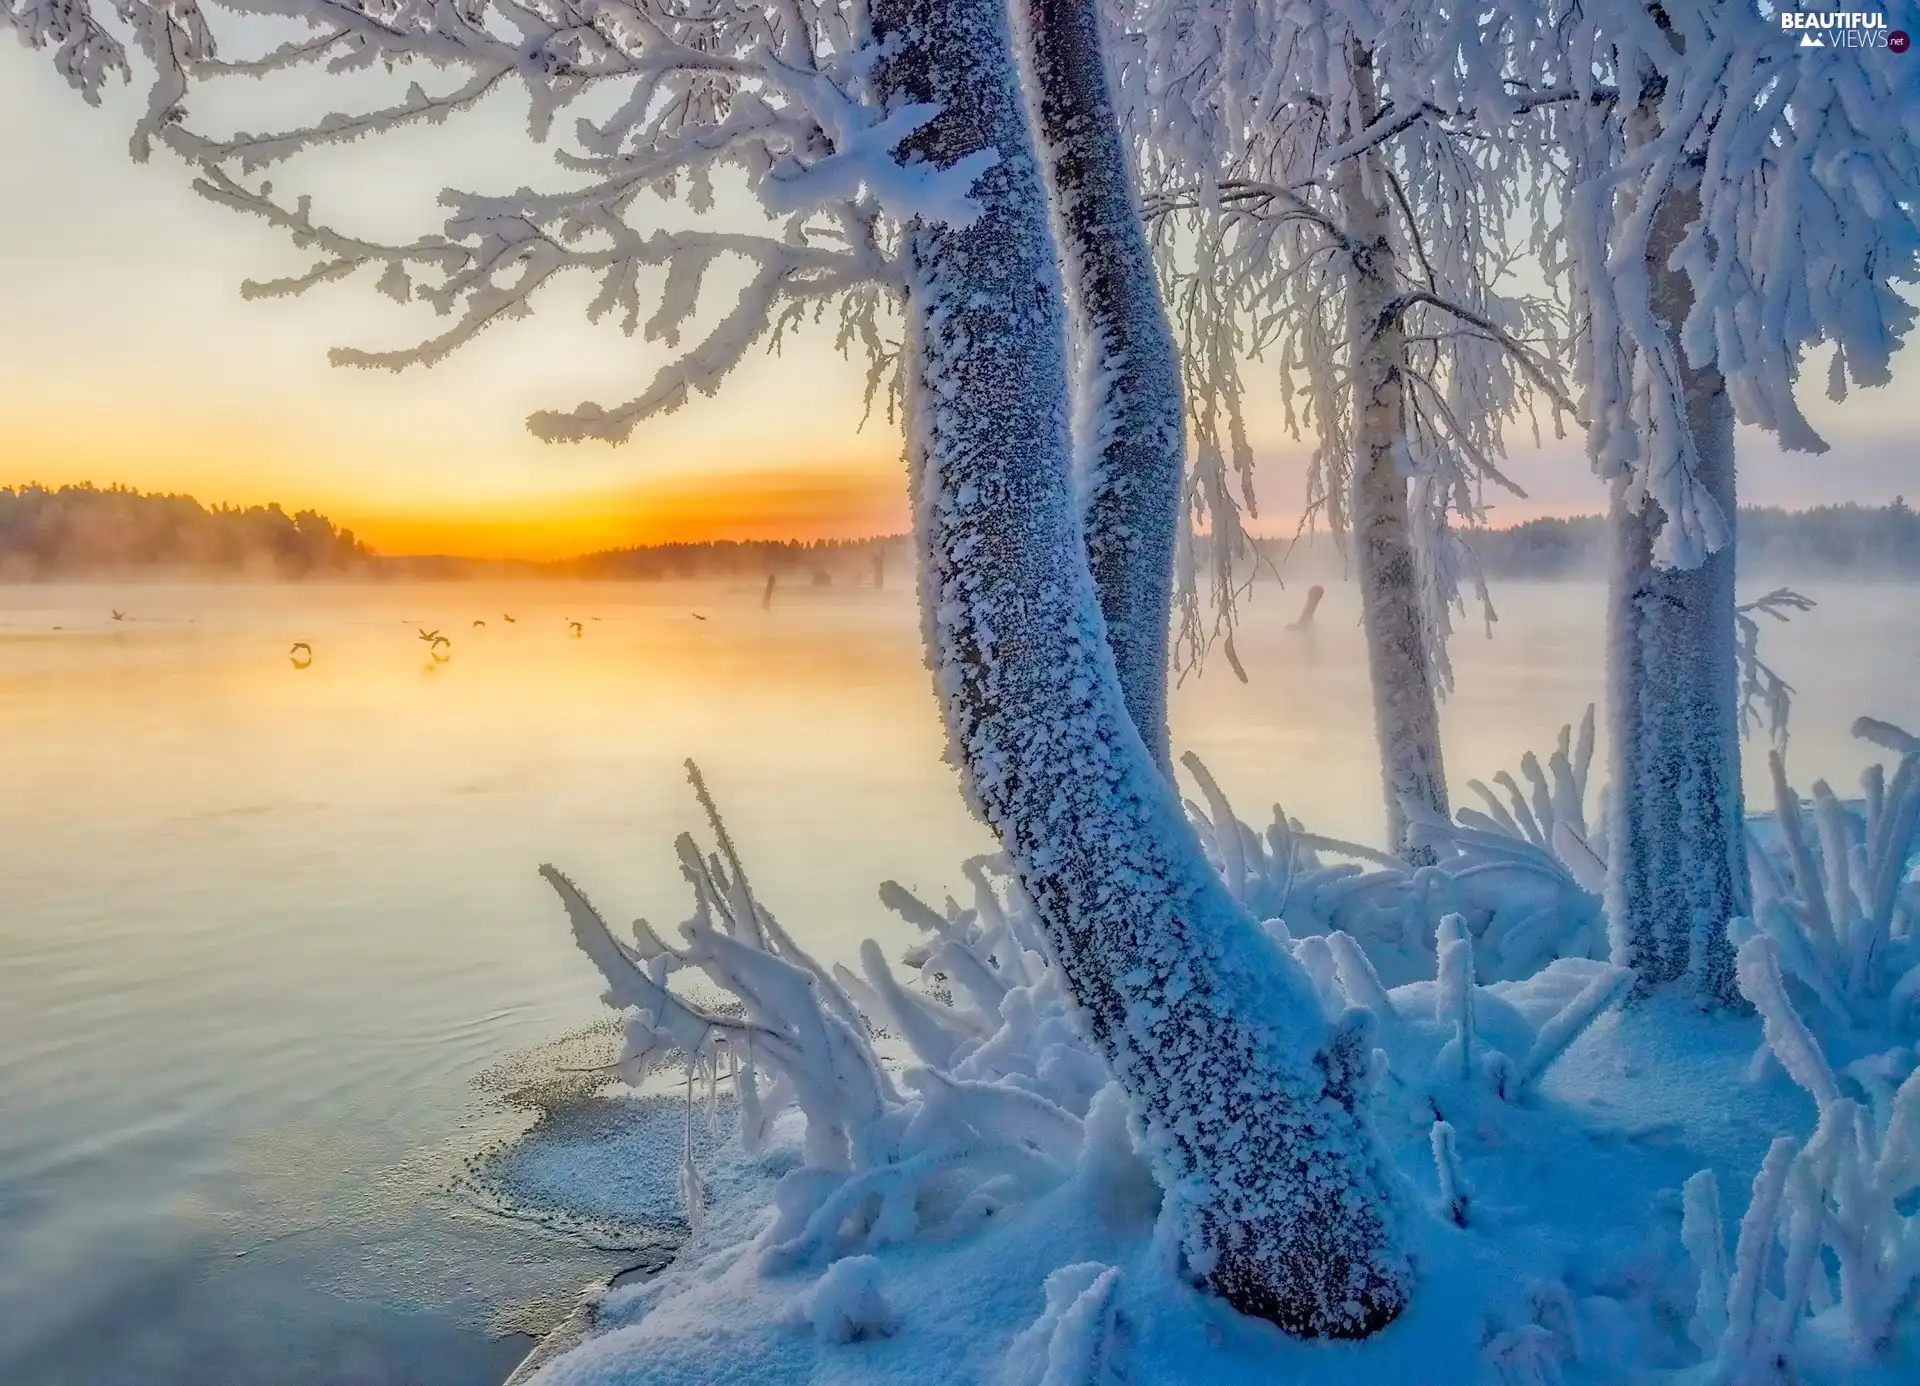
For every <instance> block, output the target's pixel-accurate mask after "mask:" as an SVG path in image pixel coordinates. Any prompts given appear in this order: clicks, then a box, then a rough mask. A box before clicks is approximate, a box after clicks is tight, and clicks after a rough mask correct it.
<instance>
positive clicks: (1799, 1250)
mask: <svg viewBox="0 0 1920 1386" xmlns="http://www.w3.org/2000/svg"><path fill="white" fill-rule="evenodd" d="M1781 961H1782V955H1781V950H1780V948H1779V946H1778V944H1777V943H1776V941H1775V940H1774V938H1773V937H1772V936H1770V935H1764V934H1763V935H1756V936H1753V937H1750V938H1748V939H1747V941H1746V942H1745V943H1744V944H1742V945H1741V948H1740V954H1739V980H1740V990H1741V992H1742V994H1744V995H1745V996H1746V998H1747V999H1748V1000H1749V1001H1751V1002H1752V1003H1753V1005H1754V1006H1755V1008H1756V1009H1757V1010H1758V1011H1759V1012H1760V1015H1761V1018H1762V1021H1763V1025H1764V1030H1765V1035H1766V1044H1767V1050H1768V1052H1770V1053H1771V1054H1772V1056H1773V1057H1774V1058H1775V1059H1777V1060H1778V1061H1779V1063H1780V1065H1781V1067H1782V1068H1784V1069H1785V1070H1786V1072H1787V1073H1788V1075H1790V1076H1791V1077H1792V1079H1793V1080H1794V1082H1796V1083H1798V1084H1799V1085H1800V1086H1801V1087H1802V1088H1804V1089H1806V1091H1807V1093H1808V1094H1809V1095H1810V1096H1811V1097H1812V1098H1813V1099H1814V1101H1815V1103H1816V1104H1817V1105H1818V1108H1819V1120H1818V1124H1817V1125H1816V1126H1815V1128H1814V1132H1813V1135H1812V1136H1811V1137H1810V1138H1809V1139H1808V1140H1807V1141H1806V1142H1805V1143H1804V1144H1802V1143H1801V1142H1800V1141H1797V1140H1795V1139H1794V1138H1793V1137H1790V1136H1781V1137H1779V1138H1777V1139H1776V1140H1775V1141H1774V1142H1773V1144H1772V1146H1771V1148H1769V1150H1768V1151H1767V1155H1766V1159H1765V1160H1764V1161H1763V1162H1762V1164H1761V1166H1760V1172H1759V1173H1758V1174H1757V1175H1756V1176H1755V1177H1754V1181H1753V1192H1752V1195H1751V1197H1750V1199H1749V1201H1748V1205H1747V1210H1746V1212H1745V1214H1744V1215H1743V1216H1742V1218H1741V1222H1740V1231H1739V1237H1738V1240H1737V1242H1736V1244H1735V1248H1734V1253H1733V1259H1732V1263H1731V1265H1729V1264H1728V1261H1727V1255H1726V1247H1725V1243H1724V1241H1723V1233H1722V1230H1721V1217H1720V1194H1719V1186H1718V1183H1717V1181H1716V1179H1715V1177H1714V1175H1713V1173H1712V1172H1711V1171H1710V1170H1703V1171H1701V1172H1700V1173H1699V1174H1696V1175H1695V1176H1694V1177H1693V1178H1692V1179H1691V1180H1689V1181H1688V1183H1687V1186H1686V1190H1685V1204H1684V1207H1685V1221H1684V1223H1683V1227H1682V1239H1683V1241H1684V1242H1685V1244H1686V1247H1687V1250H1688V1251H1689V1253H1690V1254H1691V1255H1692V1258H1693V1261H1694V1265H1695V1268H1696V1272H1697V1274H1698V1277H1699V1290H1698V1296H1697V1299H1696V1308H1695V1313H1694V1317H1693V1322H1692V1325H1691V1334H1692V1337H1693V1339H1694V1341H1695V1343H1696V1344H1698V1345H1699V1346H1700V1348H1701V1349H1702V1351H1703V1353H1704V1354H1705V1357H1706V1361H1705V1364H1704V1366H1703V1368H1702V1370H1701V1371H1700V1373H1699V1374H1698V1376H1697V1377H1696V1378H1695V1379H1697V1380H1699V1381H1701V1382H1713V1383H1730V1384H1731V1383H1741V1382H1749V1381H1776V1380H1803V1379H1806V1378H1807V1377H1808V1376H1809V1375H1816V1376H1818V1377H1820V1378H1821V1379H1832V1378H1831V1377H1830V1374H1832V1373H1844V1372H1845V1371H1846V1369H1847V1367H1848V1366H1849V1364H1858V1363H1864V1362H1867V1361H1869V1360H1870V1359H1871V1358H1872V1357H1873V1356H1874V1354H1875V1353H1876V1352H1877V1351H1878V1350H1879V1349H1880V1348H1881V1346H1882V1345H1883V1344H1884V1342H1885V1340H1886V1338H1887V1336H1888V1334H1889V1333H1890V1331H1891V1330H1892V1326H1893V1320H1894V1315H1895V1314H1896V1312H1897V1311H1898V1310H1899V1309H1900V1308H1901V1307H1902V1306H1903V1305H1908V1306H1910V1305H1911V1303H1912V1300H1913V1296H1914V1292H1915V1289H1916V1287H1920V1211H1916V1210H1915V1194H1916V1193H1920V1066H1916V1055H1915V1054H1914V1052H1913V1051H1912V1050H1910V1049H1904V1048H1896V1049H1894V1050H1891V1051H1888V1052H1887V1053H1885V1054H1883V1055H1881V1056H1880V1059H1881V1063H1880V1064H1879V1065H1878V1066H1877V1069H1878V1072H1877V1074H1876V1075H1875V1076H1877V1077H1879V1078H1880V1079H1881V1080H1882V1081H1880V1082H1877V1083H1874V1082H1864V1081H1861V1079H1862V1075H1861V1074H1859V1073H1857V1072H1855V1070H1856V1069H1858V1068H1859V1065H1857V1064H1856V1065H1850V1066H1849V1068H1848V1069H1846V1070H1836V1069H1835V1068H1834V1067H1833V1066H1832V1065H1831V1064H1830V1063H1829V1061H1828V1058H1827V1053H1826V1049H1825V1047H1824V1046H1823V1045H1822V1043H1821V1042H1820V1040H1819V1039H1818V1038H1817V1037H1816V1035H1815V1034H1814V1032H1813V1031H1812V1030H1811V1029H1810V1028H1809V1027H1808V1026H1807V1024H1806V1023H1805V1021H1803V1020H1802V1019H1801V1017H1800V1014H1799V1012H1798V1011H1797V1010H1795V1008H1794V1005H1793V1002H1792V1001H1791V1000H1790V999H1789V997H1788V995H1787V988H1786V980H1785V978H1784V976H1783V975H1782V972H1781V966H1780V964H1781ZM1889 1066H1893V1067H1895V1068H1896V1069H1904V1070H1905V1071H1904V1073H1902V1074H1899V1076H1898V1079H1897V1081H1898V1084H1899V1085H1898V1087H1897V1088H1896V1087H1893V1086H1892V1083H1891V1081H1887V1078H1888V1068H1889Z"/></svg>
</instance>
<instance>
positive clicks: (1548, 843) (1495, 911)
mask: <svg viewBox="0 0 1920 1386" xmlns="http://www.w3.org/2000/svg"><path fill="white" fill-rule="evenodd" d="M1593 737H1594V728H1593V709H1592V707H1589V708H1588V709H1587V713H1586V716H1585V718H1584V719H1583V720H1582V721H1581V724H1580V729H1579V734H1578V738H1577V740H1576V738H1575V733H1574V729H1573V727H1572V726H1564V727H1562V728H1561V729H1560V736H1559V742H1558V745H1557V746H1556V748H1555V749H1554V751H1553V752H1552V753H1551V754H1550V755H1549V756H1548V758H1547V763H1546V766H1545V768H1544V769H1543V768H1542V765H1541V762H1540V759H1539V757H1538V756H1536V755H1534V754H1533V753H1532V752H1529V753H1528V754H1527V755H1526V756H1524V757H1523V758H1522V759H1521V762H1520V774H1521V777H1522V778H1524V779H1525V781H1526V782H1527V788H1526V790H1523V789H1522V787H1521V785H1520V783H1519V781H1518V780H1516V779H1515V777H1514V776H1513V775H1512V774H1511V773H1509V772H1506V771H1502V772H1500V773H1499V774H1498V775H1495V776H1494V783H1495V784H1496V785H1498V786H1500V787H1501V788H1502V789H1503V790H1504V791H1505V792H1506V800H1505V802H1504V803H1503V802H1502V800H1501V798H1500V796H1499V795H1497V794H1495V792H1494V791H1493V790H1492V789H1491V788H1489V787H1488V786H1487V785H1486V784H1485V783H1484V782H1483V781H1480V780H1473V781H1470V782H1469V784H1470V787H1471V788H1472V789H1473V790H1474V792H1475V793H1476V794H1478V795H1479V796H1480V798H1481V799H1482V801H1483V802H1484V803H1485V805H1486V811H1484V812H1482V811H1480V810H1478V809H1471V808H1462V809H1460V810H1458V812H1457V813H1456V815H1455V818H1456V819H1457V821H1456V822H1451V823H1450V822H1447V821H1446V820H1444V819H1441V818H1439V817H1438V816H1436V815H1434V814H1432V813H1430V812H1428V811H1426V810H1423V809H1422V808H1421V807H1420V806H1419V805H1418V804H1409V805H1407V815H1408V820H1409V822H1410V824H1411V825H1412V832H1413V836H1414V840H1415V841H1417V842H1418V843H1419V844H1420V845H1422V846H1426V847H1430V848H1431V849H1432V850H1433V851H1434V854H1435V856H1436V858H1437V861H1436V863H1435V864H1434V865H1432V866H1424V867H1417V868H1416V867H1413V866H1411V865H1409V864H1408V863H1407V862H1405V861H1403V860H1401V859H1400V858H1398V857H1394V856H1389V855H1387V854H1386V853H1382V852H1377V851H1374V850H1373V849H1371V848H1368V847H1364V846H1361V845H1359V844H1356V843H1350V842H1341V841H1338V840H1337V839H1333V838H1328V837H1322V836H1319V835H1318V834H1315V833H1310V832H1308V831H1306V829H1305V828H1303V827H1302V826H1301V825H1300V823H1299V822H1298V821H1296V820H1290V819H1288V818H1287V816H1286V815H1285V814H1284V813H1283V812H1282V811H1281V810H1280V808H1279V807H1278V806H1277V805H1276V806H1275V808H1274V817H1273V822H1272V823H1271V824H1270V825H1269V826H1268V828H1267V830H1266V832H1265V834H1264V835H1263V834H1259V833H1256V832H1255V831H1254V830H1253V829H1252V828H1250V827H1249V826H1248V825H1247V824H1245V823H1243V822H1242V821H1240V819H1239V818H1238V817H1236V816H1235V814H1234V812H1233V808H1232V805H1231V804H1230V803H1229V802H1228V800H1227V797H1226V795H1225V794H1224V793H1223V792H1222V791H1221V789H1220V787H1219V785H1218V783H1216V782H1215V780H1214V778H1213V776H1212V775H1211V774H1209V773H1208V771H1207V768H1206V766H1205V765H1204V764H1202V763H1201V761H1200V759H1199V758H1198V757H1197V756H1194V755H1192V754H1191V753H1189V754H1188V755H1186V756H1185V757H1183V758H1182V762H1183V764H1185V765H1186V767H1187V769H1188V770H1189V771H1190V772H1191V773H1192V775H1193V777H1194V780H1195V781H1196V783H1197V784H1198V785H1199V787H1200V792H1201V798H1202V799H1203V800H1204V804H1196V803H1189V804H1188V806H1187V810H1188V815H1189V816H1190V817H1191V818H1192V819H1193V822H1194V825H1195V827H1196V828H1197V829H1198V830H1199V833H1200V837H1201V841H1202V844H1203V845H1204V846H1205V848H1206V850H1207V853H1208V856H1209V857H1210V858H1211V859H1212V860H1213V862H1214V864H1215V866H1216V867H1217V868H1218V869H1219V871H1220V873H1221V875H1222V877H1223V878H1224V879H1225V880H1226V883H1227V888H1228V889H1229V890H1230V891H1232V892H1233V893H1234V895H1235V896H1236V897H1237V898H1238V899H1240V900H1241V901H1242V902H1243V903H1244V904H1246V906H1247V908H1248V909H1250V910H1252V911H1253V912H1254V913H1255V914H1257V915H1259V916H1260V917H1261V918H1263V919H1277V920H1280V921H1281V922H1283V923H1284V924H1285V925H1286V927H1287V930H1288V932H1289V933H1290V934H1292V935H1294V936H1303V935H1308V934H1324V933H1331V932H1333V931H1335V930H1340V931H1343V932H1345V933H1348V934H1351V935H1352V936H1353V937H1354V938H1356V939H1358V940H1359V941H1360V942H1361V943H1363V944H1364V945H1365V947H1366V950H1367V953H1368V955H1369V956H1370V957H1371V958H1372V959H1373V961H1374V963H1375V965H1376V966H1377V967H1378V968H1379V969H1380V971H1381V975H1382V976H1384V977H1385V978H1386V979H1387V981H1388V983H1389V984H1390V985H1397V984H1399V983H1402V982H1409V981H1414V980H1416V979H1419V978H1424V977H1431V976H1433V975H1434V968H1435V965H1436V960H1437V948H1438V944H1437V939H1438V930H1439V927H1440V922H1441V921H1442V920H1443V919H1445V918H1447V917H1448V916H1450V915H1458V916H1460V917H1461V918H1462V919H1463V921H1464V923H1465V928H1466V931H1467V932H1468V933H1469V934H1470V935H1471V936H1472V937H1473V939H1474V941H1475V946H1476V952H1477V957H1478V961H1479V966H1480V971H1481V975H1482V976H1483V977H1484V978H1486V979H1488V980H1499V981H1518V980H1520V979H1522V978H1525V977H1529V976H1532V975H1533V974H1534V973H1536V972H1538V971H1539V970H1540V969H1541V968H1542V967H1544V966H1546V965H1547V964H1548V963H1549V962H1551V961H1552V960H1553V959H1555V958H1560V957H1573V958H1593V959H1600V958H1605V957H1606V956H1607V931H1606V921H1605V917H1604V913H1603V906H1602V892H1603V891H1604V889H1605V885H1606V842H1605V835H1604V833H1602V832H1599V831H1596V830H1593V829H1590V828H1589V826H1588V824H1589V821H1590V819H1589V815H1588V812H1587V786H1588V778H1589V770H1590V768H1591V766H1592V762H1593ZM1342 857H1344V858H1347V860H1344V861H1342V860H1338V858H1342Z"/></svg>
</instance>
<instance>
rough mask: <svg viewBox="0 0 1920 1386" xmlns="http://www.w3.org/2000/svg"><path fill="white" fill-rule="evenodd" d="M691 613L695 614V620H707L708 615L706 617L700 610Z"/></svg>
mask: <svg viewBox="0 0 1920 1386" xmlns="http://www.w3.org/2000/svg"><path fill="white" fill-rule="evenodd" d="M691 614H692V616H693V619H694V620H696V621H704V620H706V619H707V618H706V617H704V616H702V615H701V614H700V613H699V612H697V611H695V612H693V613H691Z"/></svg>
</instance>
